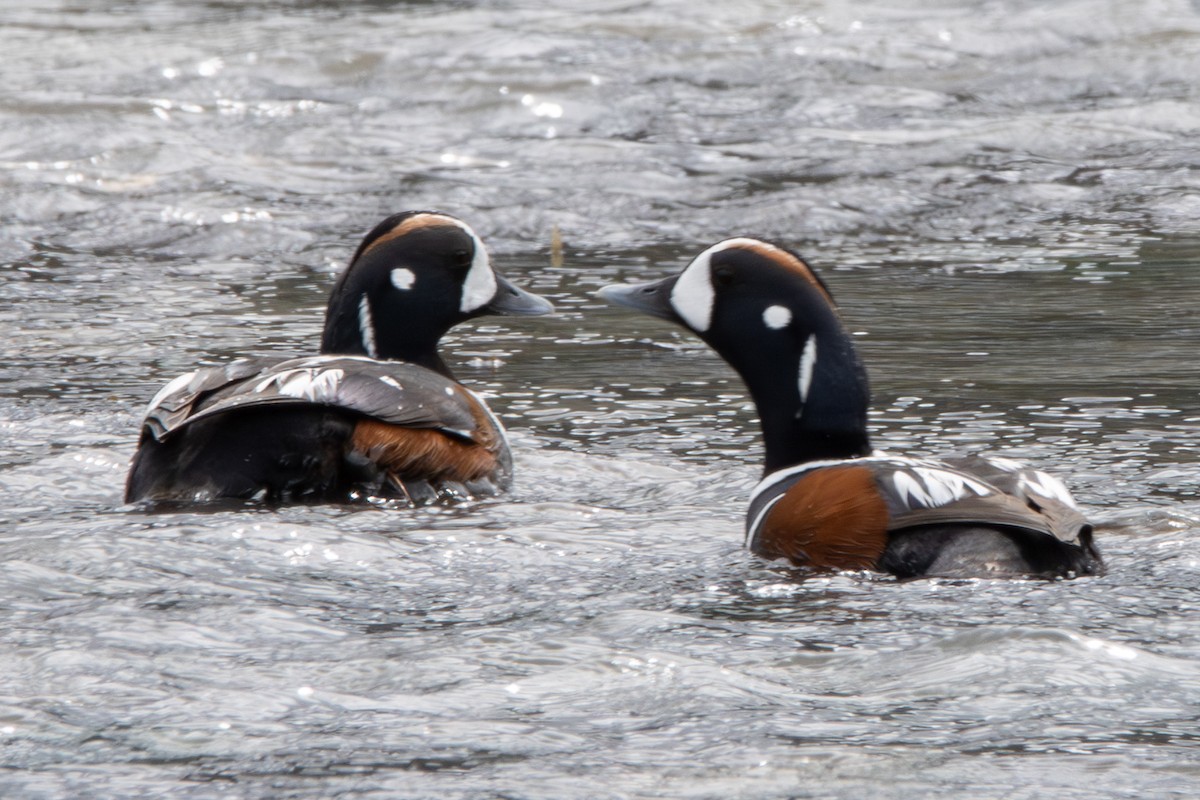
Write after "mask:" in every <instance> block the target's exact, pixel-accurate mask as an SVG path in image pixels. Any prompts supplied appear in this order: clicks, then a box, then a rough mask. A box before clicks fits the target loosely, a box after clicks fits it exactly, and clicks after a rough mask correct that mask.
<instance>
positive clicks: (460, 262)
mask: <svg viewBox="0 0 1200 800" xmlns="http://www.w3.org/2000/svg"><path fill="white" fill-rule="evenodd" d="M450 263H451V264H453V265H454V266H455V267H457V268H459V269H466V268H467V267H469V266H471V252H470V251H469V250H455V251H454V252H452V253H451V254H450Z"/></svg>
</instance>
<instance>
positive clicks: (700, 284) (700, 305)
mask: <svg viewBox="0 0 1200 800" xmlns="http://www.w3.org/2000/svg"><path fill="white" fill-rule="evenodd" d="M712 253H713V248H711V247H710V248H709V249H708V250H705V251H704V252H703V253H701V254H700V255H698V256H696V258H695V260H694V261H692V263H691V264H688V266H687V269H685V270H684V271H683V272H682V273H681V274H680V275H679V279H678V280H676V281H675V286H674V287H673V288H672V289H671V307H672V308H674V309H675V313H676V314H678V315H679V316H680V318H681V319H682V320H683V321H684V322H686V323H687V326H688V327H689V328H691V329H692V330H694V331H696V332H697V333H704V332H705V331H707V330H708V326H709V325H711V324H712V310H713V299H714V292H713V285H712V264H711V259H712Z"/></svg>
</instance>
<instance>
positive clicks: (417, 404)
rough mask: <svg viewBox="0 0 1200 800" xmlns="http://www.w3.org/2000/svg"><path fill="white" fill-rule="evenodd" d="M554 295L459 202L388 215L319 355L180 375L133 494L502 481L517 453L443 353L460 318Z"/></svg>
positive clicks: (334, 492) (426, 494)
mask: <svg viewBox="0 0 1200 800" xmlns="http://www.w3.org/2000/svg"><path fill="white" fill-rule="evenodd" d="M552 310H553V307H552V306H551V305H550V303H548V302H547V301H546V300H544V299H543V298H541V297H538V296H536V295H533V294H530V293H529V292H525V291H523V290H521V289H518V288H517V287H516V286H513V285H512V284H511V283H509V282H508V281H506V280H505V279H504V278H502V277H500V275H498V274H497V273H496V271H495V270H494V269H493V268H492V265H491V262H490V261H489V259H488V254H487V251H486V250H485V249H484V246H483V242H482V241H480V239H479V237H478V236H477V235H476V234H475V232H474V231H472V230H471V228H470V227H468V226H467V225H466V224H465V223H463V222H462V221H461V220H458V219H456V218H454V217H452V216H450V215H449V214H443V213H439V212H434V211H410V212H405V213H402V214H396V215H394V216H391V217H388V218H387V219H385V220H384V221H383V222H381V223H380V224H379V225H377V226H376V227H375V229H374V230H372V231H371V232H370V233H368V234H367V236H366V238H365V239H363V241H362V243H361V244H360V245H359V246H358V249H357V251H356V252H355V253H354V257H353V258H352V259H351V260H350V265H349V266H348V267H347V268H346V270H345V271H344V272H343V273H342V274H341V276H340V277H339V278H338V280H337V282H336V283H335V285H334V287H333V291H332V293H331V295H330V298H329V305H328V308H327V310H326V315H325V329H324V333H323V335H322V337H321V349H320V355H315V356H307V357H302V358H293V359H288V360H282V359H269V358H245V359H239V360H237V361H234V362H232V363H229V364H226V365H225V366H220V367H209V368H204V369H200V370H197V371H195V372H191V373H188V374H186V375H182V376H180V377H178V378H176V379H175V380H173V381H171V382H170V383H168V384H167V385H166V386H165V387H163V389H162V390H161V391H160V392H159V393H158V394H157V395H156V396H155V398H154V399H153V400H152V401H151V402H150V406H149V408H148V410H147V412H146V419H145V421H144V422H143V425H142V433H141V439H140V441H139V443H138V450H137V453H136V454H135V455H134V457H133V464H132V466H131V468H130V471H129V479H128V482H127V484H126V489H125V500H126V502H137V501H158V502H164V501H165V502H170V503H192V502H205V501H212V500H217V499H220V498H230V499H243V500H245V499H258V500H264V501H267V502H273V503H278V502H285V501H300V502H341V501H347V500H351V499H355V498H357V497H364V496H375V497H385V498H397V499H400V500H406V501H411V502H414V503H419V502H427V501H430V500H434V499H438V498H443V497H449V498H454V497H458V496H463V495H486V494H493V493H495V492H496V491H498V490H501V489H504V488H506V487H507V486H508V484H509V481H510V476H511V470H512V456H511V454H510V452H509V448H508V443H507V441H506V439H505V433H504V428H503V427H502V426H501V424H500V422H499V421H498V420H497V419H496V417H495V416H494V415H493V414H492V412H491V411H490V410H489V409H488V407H487V405H486V404H485V403H484V402H483V400H482V399H480V398H479V397H478V396H477V395H475V394H474V393H473V392H471V391H470V390H469V389H467V388H465V387H463V386H462V385H461V384H459V383H458V382H457V381H455V380H454V377H453V375H451V373H450V370H449V368H447V366H446V364H445V362H444V361H442V359H441V357H440V356H439V355H438V352H437V345H438V340H439V339H441V337H442V335H443V334H444V333H446V331H448V330H449V329H450V328H451V327H452V326H454V325H457V324H458V323H460V322H464V321H466V320H469V319H471V318H473V317H478V316H481V315H483V314H522V315H534V314H546V313H549V312H550V311H552Z"/></svg>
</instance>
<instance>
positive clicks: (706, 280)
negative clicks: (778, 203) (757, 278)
mask: <svg viewBox="0 0 1200 800" xmlns="http://www.w3.org/2000/svg"><path fill="white" fill-rule="evenodd" d="M736 247H743V248H747V249H759V250H762V249H764V248H766V249H770V250H775V249H777V248H775V247H774V245H770V244H767V243H766V242H760V241H758V240H757V239H747V238H745V237H739V238H736V239H726V240H725V241H723V242H717V243H716V244H714V245H713V246H712V247H710V248H708V249H707V250H705V251H704V252H703V253H701V254H700V255H698V256H696V258H695V259H693V260H692V263H691V264H688V265H687V269H685V270H684V271H683V273H682V274H681V275H680V276H679V280H677V281H675V288H673V289H672V290H671V307H672V308H674V309H675V313H676V314H678V315H679V316H680V318H682V319H683V321H684V322H686V323H687V325H688V327H689V328H691V329H692V330H694V331H696V332H697V333H703V332H704V331H707V330H708V327H709V326H710V325H712V310H713V299H714V296H715V294H716V292H715V290H714V289H713V284H712V257H713V256H714V255H715V254H716V253H720V252H721V251H722V250H729V249H732V248H736ZM785 310H786V309H785ZM764 319H765V317H764ZM767 324H768V325H770V324H771V323H770V322H768V323H767ZM785 324H786V323H785Z"/></svg>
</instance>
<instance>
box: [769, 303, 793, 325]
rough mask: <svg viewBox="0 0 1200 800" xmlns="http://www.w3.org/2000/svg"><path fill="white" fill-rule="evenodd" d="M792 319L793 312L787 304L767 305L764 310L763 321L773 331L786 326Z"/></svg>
mask: <svg viewBox="0 0 1200 800" xmlns="http://www.w3.org/2000/svg"><path fill="white" fill-rule="evenodd" d="M791 321H792V312H791V310H790V309H788V308H787V307H786V306H767V310H766V311H764V312H763V322H764V323H766V326H767V327H768V328H770V329H771V330H773V331H777V330H780V329H782V328H786V327H787V326H788V323H790V322H791Z"/></svg>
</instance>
